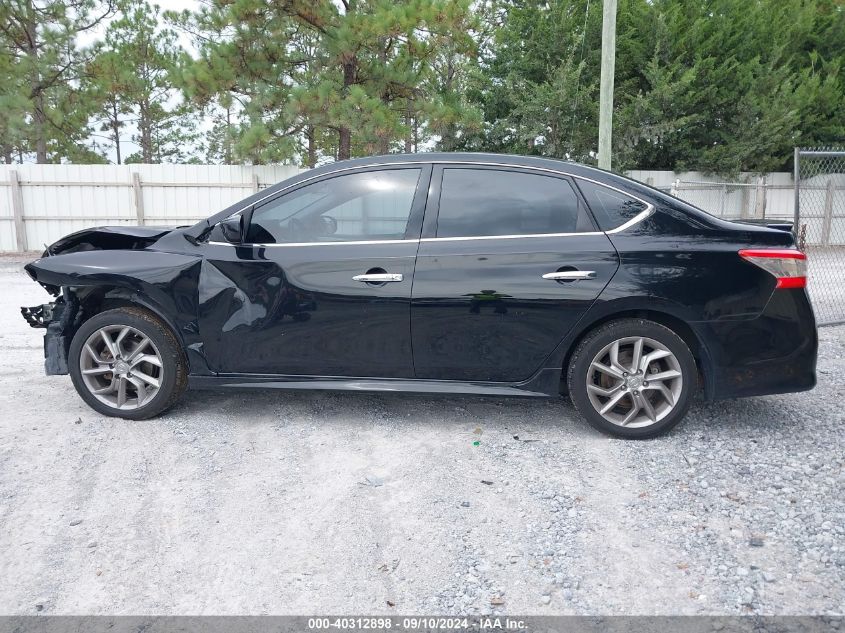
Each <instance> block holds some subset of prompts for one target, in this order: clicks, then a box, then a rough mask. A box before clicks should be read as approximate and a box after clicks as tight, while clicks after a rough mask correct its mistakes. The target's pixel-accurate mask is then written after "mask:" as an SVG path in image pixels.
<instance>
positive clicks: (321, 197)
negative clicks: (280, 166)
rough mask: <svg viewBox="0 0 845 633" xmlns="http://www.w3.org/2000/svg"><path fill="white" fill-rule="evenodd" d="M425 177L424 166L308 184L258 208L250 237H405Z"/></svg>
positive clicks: (279, 240) (259, 240)
mask: <svg viewBox="0 0 845 633" xmlns="http://www.w3.org/2000/svg"><path fill="white" fill-rule="evenodd" d="M419 179H420V170H419V169H385V170H379V171H368V172H363V173H357V174H347V175H345V176H336V177H334V178H329V179H326V180H321V181H320V182H316V183H313V184H310V185H305V186H304V187H300V188H299V189H297V190H296V191H292V192H290V193H286V194H284V195H282V196H281V197H279V198H276V199H275V200H271V201H269V202H266V203H264V204H262V205H261V206H258V207H256V208H255V210H254V211H253V213H252V219H251V221H250V224H249V229H248V230H247V239H246V241H247V242H249V243H253V244H284V243H300V242H350V241H360V240H401V239H403V238H404V237H405V230H406V228H407V226H408V218H409V217H410V214H411V204H412V202H413V200H414V193H415V192H416V189H417V183H418V182H419Z"/></svg>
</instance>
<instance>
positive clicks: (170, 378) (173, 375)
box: [68, 307, 188, 420]
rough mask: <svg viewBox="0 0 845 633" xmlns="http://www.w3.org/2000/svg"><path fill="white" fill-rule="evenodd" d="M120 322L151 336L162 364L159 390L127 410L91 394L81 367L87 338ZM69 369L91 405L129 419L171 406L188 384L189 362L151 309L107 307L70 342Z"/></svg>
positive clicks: (180, 347) (76, 386)
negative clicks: (140, 403)
mask: <svg viewBox="0 0 845 633" xmlns="http://www.w3.org/2000/svg"><path fill="white" fill-rule="evenodd" d="M120 325H126V326H129V327H131V328H134V329H135V330H137V331H138V332H140V333H142V334H143V335H145V336H146V337H148V338H149V339H150V340H151V341H152V343H153V344H154V345H155V347H156V348H157V351H158V353H159V356H160V358H161V364H162V366H161V380H160V386H159V388H158V392H157V393H155V395H154V396H152V397H151V398H150V399H149V401H148V402H144V403H143V404H142V405H141V406H138V407H137V408H134V409H128V410H127V409H118V408H116V407H113V406H109V405H108V404H106V403H104V402H102V401H101V400H99V399H98V398H97V397H96V396H95V395H94V394H93V393H91V391H90V390H89V388H88V386H87V385H86V384H85V381H84V380H83V377H82V368H81V366H80V363H81V355H82V353H83V346H84V345H85V342H86V341H87V340H88V338H89V337H90V336H91V335H92V334H94V333H95V332H97V330H99V329H101V328H103V327H106V326H120ZM68 370H69V373H70V377H71V380H73V386H74V387H75V388H76V391H77V393H79V395H80V397H81V398H82V399H83V400H84V401H85V403H86V404H87V405H88V406H89V407H91V408H92V409H94V410H95V411H97V412H98V413H102V414H103V415H107V416H112V417H119V418H125V419H127V420H146V419H148V418H151V417H154V416H156V415H158V414H159V413H161V412H162V411H164V410H165V409H168V408H170V407H171V406H172V405H173V404H174V403H175V402H176V401H177V400H178V399H179V397H180V396H181V395H182V393H183V392H184V391H185V388H186V387H187V385H188V362H187V359H186V358H185V352H184V350H183V349H182V346H181V345H180V344H179V341H178V340H177V339H176V336H175V335H174V333H173V332H172V331H171V329H170V328H169V327H168V326H167V325H166V324H165V323H163V322H162V320H161V319H159V318H158V317H157V316H156V315H154V314H153V313H152V312H150V311H148V310H145V309H143V308H136V307H126V308H117V309H114V310H106V311H105V312H101V313H100V314H97V315H95V316H93V317H91V318H90V319H88V320H87V321H86V322H85V323H83V324H82V326H81V327H80V328H79V330H78V331H77V332H76V334H75V335H74V337H73V340H72V341H71V344H70V350H69V353H68ZM139 400H140V398H139Z"/></svg>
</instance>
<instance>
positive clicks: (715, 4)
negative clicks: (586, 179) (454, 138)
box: [463, 0, 845, 173]
mask: <svg viewBox="0 0 845 633" xmlns="http://www.w3.org/2000/svg"><path fill="white" fill-rule="evenodd" d="M502 11H503V13H504V17H503V19H502V26H501V28H499V29H498V31H497V33H496V40H495V46H493V47H491V48H490V49H489V50H488V51H486V54H485V56H484V58H483V59H482V60H481V66H480V72H479V73H477V76H476V77H475V86H476V88H475V90H474V91H473V92H472V93H471V95H472V98H473V101H474V102H475V103H477V104H478V105H479V106H480V107H481V108H482V110H483V111H484V117H485V130H484V133H483V134H480V135H479V134H475V135H467V136H466V137H465V141H464V143H463V147H466V148H473V149H482V150H490V151H505V152H517V153H526V152H530V153H534V154H540V155H546V156H555V157H568V158H572V159H574V160H581V161H588V162H589V161H590V160H591V157H593V156H595V152H596V149H597V138H598V132H597V127H598V82H599V74H600V47H601V3H600V2H595V1H593V2H589V1H588V0H558V1H557V2H545V1H543V0H503V5H502ZM843 44H845V10H843V6H842V3H841V2H836V0H748V1H747V2H736V1H735V0H685V1H684V2H681V1H680V0H621V1H620V2H619V11H618V17H617V53H616V76H615V96H614V106H615V107H614V131H613V143H614V148H613V152H614V168H615V169H618V170H622V169H631V168H640V169H678V170H680V169H699V170H702V171H709V172H719V173H735V172H738V171H741V170H752V171H767V170H774V169H784V168H786V167H787V165H788V162H789V159H790V156H791V149H792V147H793V146H794V145H796V144H798V145H808V146H809V145H816V144H822V145H827V144H831V143H836V142H837V141H839V142H841V140H842V138H843V137H844V136H845V116H843V114H845V112H843V103H845V91H843V84H842V80H841V78H840V72H839V71H840V69H841V67H842V64H843V55H845V46H843Z"/></svg>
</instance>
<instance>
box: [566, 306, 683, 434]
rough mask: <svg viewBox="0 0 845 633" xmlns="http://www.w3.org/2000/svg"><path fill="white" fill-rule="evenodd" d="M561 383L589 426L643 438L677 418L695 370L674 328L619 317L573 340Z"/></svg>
mask: <svg viewBox="0 0 845 633" xmlns="http://www.w3.org/2000/svg"><path fill="white" fill-rule="evenodd" d="M567 384H568V387H569V393H570V396H571V397H572V401H573V403H574V404H575V407H576V408H577V409H578V411H579V413H581V415H583V416H584V417H585V418H586V419H587V421H588V422H589V423H590V424H591V425H592V426H593V427H595V428H596V429H598V430H600V431H602V432H604V433H608V434H610V435H616V436H619V437H627V438H647V437H654V436H655V435H659V434H660V433H663V432H665V431H668V430H669V429H671V428H672V427H673V426H675V425H676V424H678V422H680V421H681V420H682V419H683V417H684V415H685V414H686V412H687V409H688V408H689V406H690V403H691V401H692V398H693V395H694V394H695V390H696V388H697V385H698V371H697V369H696V365H695V359H694V358H693V356H692V353H691V352H690V350H689V347H688V346H687V344H686V343H685V342H684V341H683V339H682V338H681V337H679V336H678V335H677V334H675V332H673V331H672V330H670V329H669V328H667V327H665V326H663V325H660V324H659V323H655V322H653V321H647V320H645V319H620V320H618V321H611V322H610V323H606V324H605V325H602V326H601V327H599V328H597V329H596V330H594V331H593V332H590V333H589V334H588V335H587V336H586V337H585V338H584V339H583V340H582V341H581V342H580V343H579V345H578V347H577V348H576V350H575V352H574V353H573V355H572V360H571V362H570V365H569V371H568V376H567Z"/></svg>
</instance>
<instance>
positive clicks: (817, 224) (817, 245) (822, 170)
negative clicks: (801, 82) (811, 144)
mask: <svg viewBox="0 0 845 633" xmlns="http://www.w3.org/2000/svg"><path fill="white" fill-rule="evenodd" d="M794 221H795V231H796V235H797V236H798V243H799V244H800V245H801V246H802V247H803V249H804V250H805V251H806V252H807V258H808V261H809V265H810V278H809V288H810V296H811V298H812V300H813V307H814V309H815V312H816V318H817V319H818V321H819V323H821V324H825V323H842V322H845V150H843V149H841V148H838V149H834V148H818V149H800V148H796V149H795V217H794Z"/></svg>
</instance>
